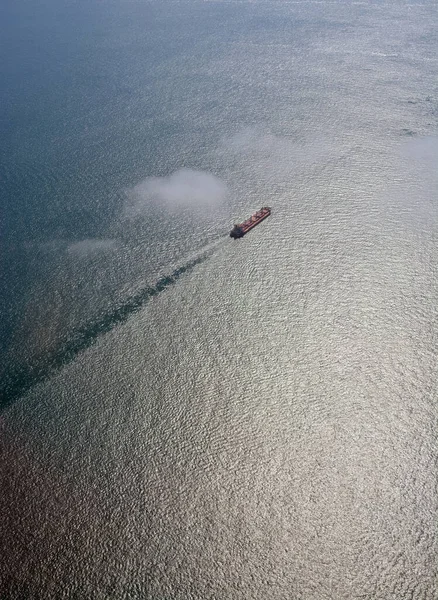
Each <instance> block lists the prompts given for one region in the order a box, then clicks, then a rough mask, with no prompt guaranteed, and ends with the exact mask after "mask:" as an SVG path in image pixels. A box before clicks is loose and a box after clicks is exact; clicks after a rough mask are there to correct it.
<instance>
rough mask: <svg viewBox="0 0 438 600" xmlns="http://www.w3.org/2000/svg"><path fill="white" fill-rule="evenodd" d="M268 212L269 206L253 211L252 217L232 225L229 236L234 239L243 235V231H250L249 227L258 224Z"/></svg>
mask: <svg viewBox="0 0 438 600" xmlns="http://www.w3.org/2000/svg"><path fill="white" fill-rule="evenodd" d="M270 214H271V209H270V208H269V206H264V207H263V208H261V209H260V210H258V211H257V212H256V213H254V214H253V215H252V217H250V218H249V219H247V220H246V221H243V223H239V224H238V225H234V227H233V229H232V230H231V231H230V236H231V237H232V238H234V239H237V238H241V237H243V236H244V235H245V233H248V231H251V229H253V228H254V227H255V226H256V225H258V224H259V223H261V222H262V221H263V220H264V219H266V218H267V217H269V215H270Z"/></svg>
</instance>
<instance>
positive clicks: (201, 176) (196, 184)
mask: <svg viewBox="0 0 438 600" xmlns="http://www.w3.org/2000/svg"><path fill="white" fill-rule="evenodd" d="M227 192H228V189H227V185H226V184H225V183H224V182H223V181H222V180H221V179H219V178H218V177H216V176H215V175H213V174H212V173H206V172H204V171H196V170H193V169H185V168H183V169H179V170H178V171H175V172H174V173H172V174H171V175H168V176H166V177H147V178H146V179H145V180H144V181H141V182H140V183H138V184H137V185H135V186H134V187H133V188H131V189H129V190H128V192H127V195H128V204H127V214H128V216H132V217H135V216H138V215H141V214H142V212H143V211H144V210H146V209H147V207H148V206H150V205H151V204H154V205H158V206H162V207H164V208H165V209H167V210H170V211H177V210H180V209H182V208H203V209H206V208H215V207H217V206H219V205H221V204H222V203H223V202H224V200H225V198H226V196H227Z"/></svg>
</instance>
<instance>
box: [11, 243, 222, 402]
mask: <svg viewBox="0 0 438 600" xmlns="http://www.w3.org/2000/svg"><path fill="white" fill-rule="evenodd" d="M216 249H217V246H215V247H213V248H211V249H209V250H207V251H205V252H203V253H202V254H201V255H200V256H198V257H197V258H194V259H193V260H190V261H188V262H186V263H185V264H184V265H181V266H180V267H178V268H177V269H175V270H174V271H173V272H172V273H171V274H170V275H165V276H164V277H161V279H159V280H158V281H157V282H156V283H155V284H154V285H152V286H148V287H145V288H143V289H141V290H140V291H139V292H137V293H136V294H134V295H133V296H131V297H130V298H128V299H127V300H126V301H125V302H124V303H123V304H121V305H120V306H117V307H116V308H114V309H113V310H112V311H108V312H106V313H105V314H104V315H103V316H102V317H101V318H100V319H98V320H96V321H94V322H91V323H88V324H87V325H84V326H83V327H81V328H80V329H78V330H77V331H76V332H74V333H73V334H72V336H71V337H70V339H69V340H68V341H67V342H66V343H65V344H64V345H63V346H62V347H61V348H60V349H58V350H57V351H55V352H52V353H49V354H47V355H46V356H45V357H44V359H43V360H42V361H40V363H39V364H38V365H20V366H19V367H15V368H14V369H11V370H10V371H9V372H8V373H6V374H5V376H4V377H3V380H2V382H1V383H0V410H2V409H4V408H6V407H7V406H9V405H10V404H12V403H13V402H14V401H15V400H17V399H18V398H20V397H21V396H23V395H24V394H25V393H26V392H27V391H29V390H30V389H31V388H32V387H33V386H35V385H36V384H37V383H41V382H43V381H45V380H46V379H48V378H49V377H50V376H51V375H52V374H53V373H54V372H56V371H57V370H59V369H61V368H62V367H64V366H65V365H67V364H68V363H70V362H71V361H72V360H74V358H75V357H76V356H77V355H78V354H79V353H80V352H82V351H84V350H86V349H87V348H89V347H90V346H92V345H93V344H94V343H95V342H96V341H97V339H98V338H99V337H100V336H102V335H105V334H106V333H109V332H110V331H111V330H112V329H114V327H116V326H117V325H120V324H122V323H124V322H126V321H127V320H128V319H129V317H130V316H131V315H133V314H134V313H136V312H138V311H139V310H140V309H141V308H143V307H144V306H145V305H146V304H147V302H149V300H151V299H152V298H153V297H154V296H157V295H158V294H161V293H162V292H164V291H165V290H166V289H167V288H169V287H171V286H172V285H175V283H177V281H178V279H179V278H180V277H181V276H182V275H184V274H185V273H188V272H189V271H191V270H193V269H194V268H195V267H196V266H197V265H199V264H201V263H203V262H205V261H206V260H207V259H208V258H209V257H210V256H211V255H212V254H213V252H214V251H215V250H216Z"/></svg>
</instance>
